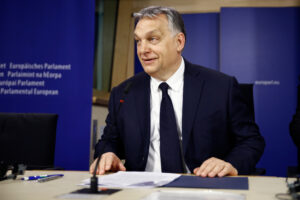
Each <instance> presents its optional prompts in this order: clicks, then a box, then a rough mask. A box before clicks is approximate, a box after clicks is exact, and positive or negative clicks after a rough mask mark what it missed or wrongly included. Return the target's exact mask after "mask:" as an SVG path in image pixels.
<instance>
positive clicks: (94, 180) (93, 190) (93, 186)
mask: <svg viewBox="0 0 300 200" xmlns="http://www.w3.org/2000/svg"><path fill="white" fill-rule="evenodd" d="M131 85H132V82H131V81H130V82H128V83H127V84H126V85H125V88H124V90H123V96H122V98H121V99H120V104H119V107H118V112H117V115H118V114H119V112H120V110H121V107H122V105H123V103H124V102H125V101H124V99H125V96H126V95H127V94H128V92H129V90H130V88H131ZM103 145H104V147H105V143H104V144H103ZM104 147H103V149H104ZM101 155H102V154H100V155H99V156H98V157H97V162H96V166H95V169H94V172H93V176H92V177H91V185H90V191H91V193H98V177H97V176H96V172H97V169H98V166H99V162H100V160H101V159H100V158H101Z"/></svg>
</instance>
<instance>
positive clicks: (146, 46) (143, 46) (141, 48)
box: [138, 41, 150, 53]
mask: <svg viewBox="0 0 300 200" xmlns="http://www.w3.org/2000/svg"><path fill="white" fill-rule="evenodd" d="M138 49H139V51H140V53H148V52H149V51H150V48H149V44H148V43H147V42H146V41H142V42H141V43H140V45H139V47H138Z"/></svg>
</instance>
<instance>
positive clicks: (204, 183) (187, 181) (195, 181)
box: [163, 176, 249, 190]
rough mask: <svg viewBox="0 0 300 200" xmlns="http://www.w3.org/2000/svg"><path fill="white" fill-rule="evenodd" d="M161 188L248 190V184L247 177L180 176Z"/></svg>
mask: <svg viewBox="0 0 300 200" xmlns="http://www.w3.org/2000/svg"><path fill="white" fill-rule="evenodd" d="M163 187H181V188H207V189H233V190H248V189H249V184H248V178H247V177H222V178H203V177H199V176H180V177H179V178H178V179H176V180H174V181H172V182H171V183H169V184H167V185H164V186H163Z"/></svg>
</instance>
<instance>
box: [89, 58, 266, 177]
mask: <svg viewBox="0 0 300 200" xmlns="http://www.w3.org/2000/svg"><path fill="white" fill-rule="evenodd" d="M120 100H121V101H120ZM122 100H123V101H124V102H123V101H122ZM122 102H123V103H122ZM106 123H107V126H106V128H105V129H104V134H103V136H102V139H101V140H99V142H98V144H97V145H96V151H95V157H97V156H98V155H100V154H102V153H104V152H114V153H115V154H116V155H118V156H119V157H120V158H121V159H122V158H123V159H125V160H126V162H125V167H126V169H127V170H135V171H143V170H145V166H146V162H147V158H148V152H149V143H150V141H149V140H150V76H149V75H147V74H146V73H144V72H142V73H139V74H137V75H135V76H134V77H132V78H130V79H128V80H126V81H125V82H123V83H122V84H120V85H119V86H117V87H115V88H114V89H113V90H112V92H111V96H110V102H109V114H108V116H107V119H106ZM182 136H183V139H182V143H183V153H184V158H185V162H186V164H187V166H188V167H189V169H190V171H193V169H194V168H196V167H199V166H200V165H201V163H202V162H203V161H205V160H206V159H208V158H210V157H217V158H220V159H223V160H225V161H228V162H230V163H231V164H232V165H233V166H234V167H236V168H237V170H238V172H239V174H249V173H251V171H253V169H254V168H255V165H256V163H257V162H258V160H259V159H260V157H261V155H262V153H263V150H264V146H265V142H264V139H263V137H262V136H261V135H260V133H259V130H258V127H257V125H256V124H255V122H254V121H253V120H252V119H251V116H250V114H249V111H248V109H247V106H246V104H245V103H244V101H243V97H242V96H241V93H240V91H239V88H238V83H237V81H236V80H235V78H233V77H230V76H227V75H225V74H222V73H220V72H217V71H214V70H210V69H207V68H204V67H201V66H197V65H193V64H190V63H188V62H187V61H185V72H184V91H183V114H182Z"/></svg>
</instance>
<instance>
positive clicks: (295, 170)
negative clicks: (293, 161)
mask: <svg viewBox="0 0 300 200" xmlns="http://www.w3.org/2000/svg"><path fill="white" fill-rule="evenodd" d="M299 80H300V76H299ZM297 96H298V97H297V98H298V102H297V108H296V113H295V115H294V116H293V119H292V121H291V123H290V135H291V137H292V139H293V142H294V143H295V145H296V146H297V149H298V166H297V167H288V174H287V175H288V176H289V177H291V176H297V175H299V174H300V85H298V95H297Z"/></svg>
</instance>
